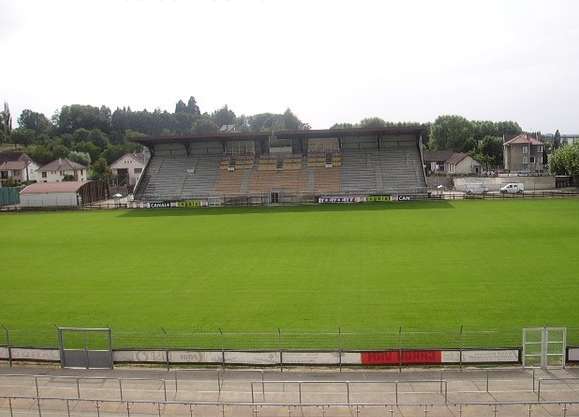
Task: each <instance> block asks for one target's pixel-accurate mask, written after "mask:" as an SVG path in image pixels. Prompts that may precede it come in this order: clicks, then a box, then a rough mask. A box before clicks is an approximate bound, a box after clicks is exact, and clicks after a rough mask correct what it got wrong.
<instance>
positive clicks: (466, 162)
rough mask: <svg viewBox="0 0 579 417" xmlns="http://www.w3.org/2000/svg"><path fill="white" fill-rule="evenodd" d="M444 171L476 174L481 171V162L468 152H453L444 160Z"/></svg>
mask: <svg viewBox="0 0 579 417" xmlns="http://www.w3.org/2000/svg"><path fill="white" fill-rule="evenodd" d="M446 172H448V173H449V174H455V175H456V174H462V175H468V174H476V175H479V174H480V173H481V164H480V162H479V161H477V160H475V159H474V158H473V157H471V156H470V155H469V154H466V153H462V152H455V153H453V154H452V155H451V157H450V158H448V160H447V161H446Z"/></svg>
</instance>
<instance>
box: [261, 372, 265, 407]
mask: <svg viewBox="0 0 579 417" xmlns="http://www.w3.org/2000/svg"><path fill="white" fill-rule="evenodd" d="M261 392H262V394H263V399H264V401H265V381H264V376H263V369H262V370H261Z"/></svg>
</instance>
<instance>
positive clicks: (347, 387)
mask: <svg viewBox="0 0 579 417" xmlns="http://www.w3.org/2000/svg"><path fill="white" fill-rule="evenodd" d="M346 396H347V399H348V405H350V381H346Z"/></svg>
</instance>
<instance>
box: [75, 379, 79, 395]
mask: <svg viewBox="0 0 579 417" xmlns="http://www.w3.org/2000/svg"><path fill="white" fill-rule="evenodd" d="M75 379H76V398H78V399H79V400H80V378H75Z"/></svg>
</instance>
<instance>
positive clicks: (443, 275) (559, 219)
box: [0, 200, 579, 347]
mask: <svg viewBox="0 0 579 417" xmlns="http://www.w3.org/2000/svg"><path fill="white" fill-rule="evenodd" d="M0 230H1V237H0V288H1V291H0V307H1V308H0V323H2V324H3V325H5V326H6V327H8V328H10V329H14V331H13V332H12V339H13V343H15V344H53V343H54V336H55V333H56V332H55V330H54V326H57V325H60V326H84V327H86V326H111V327H112V328H113V331H114V334H115V343H116V344H117V345H118V346H120V345H123V346H126V345H135V346H154V345H163V344H166V343H169V344H172V345H180V346H181V345H182V346H188V347H206V346H209V345H212V346H213V345H218V344H219V343H226V345H227V346H228V347H269V346H270V345H272V344H275V343H283V344H285V345H288V346H294V347H330V346H333V344H334V343H341V344H343V345H345V346H352V347H354V346H355V347H376V346H380V347H386V345H393V346H397V343H399V341H398V336H397V335H398V333H399V329H400V327H401V326H402V329H403V330H402V332H403V333H402V334H403V335H402V339H403V343H404V344H405V345H408V346H412V345H421V346H427V345H430V346H432V345H456V344H457V343H459V342H458V340H459V337H458V336H457V335H458V334H459V329H460V327H461V326H463V329H464V334H463V336H462V339H463V342H464V343H465V344H466V345H469V344H473V345H477V344H479V345H494V346H499V345H518V344H520V330H521V328H522V327H525V326H531V325H541V326H542V325H544V324H549V325H566V326H569V327H579V308H577V302H578V300H579V297H578V296H579V200H534V201H529V200H510V201H460V202H452V203H450V202H414V203H404V204H394V203H390V204H388V203H386V204H375V205H369V204H368V205H359V206H347V207H346V206H331V207H330V206H326V207H319V206H318V207H299V208H275V209H266V208H260V209H197V210H196V209H175V210H167V209H165V210H164V209H159V210H140V211H115V210H111V211H88V212H52V213H23V214H22V213H21V214H3V215H0ZM161 328H163V330H161ZM219 328H220V329H222V331H223V332H225V334H226V335H225V336H221V337H220V336H218V330H217V329H219ZM278 328H279V329H281V331H282V337H281V338H279V337H278V339H279V340H278V339H276V337H275V334H276V332H277V329H278ZM338 328H340V329H341V330H340V331H341V332H342V333H344V334H343V335H342V337H341V338H340V339H339V340H340V342H336V340H337V339H338V338H337V337H336V335H335V334H327V335H322V336H316V335H314V333H315V332H331V333H333V332H336V331H337V329H338ZM485 329H495V330H496V332H493V333H477V331H478V330H485ZM193 330H202V331H206V332H208V334H206V335H195V334H190V332H192V331H193ZM240 331H248V332H263V334H262V335H259V334H257V333H256V334H253V335H239V334H238V335H234V334H230V333H228V332H240ZM411 331H425V332H432V333H427V334H420V335H419V334H414V333H411ZM292 332H294V333H292ZM301 332H305V333H304V334H298V333H301ZM349 332H360V333H365V334H364V335H359V336H355V335H348V333H349ZM165 333H167V335H166V336H165ZM209 333H210V334H209ZM571 333H572V332H571ZM149 335H150V336H153V337H148V336H149ZM578 336H579V333H578ZM573 337H574V336H572V338H573ZM577 339H579V337H577ZM1 340H2V339H1V336H0V343H2V342H1ZM276 340H277V341H276ZM223 341H225V342H223Z"/></svg>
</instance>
